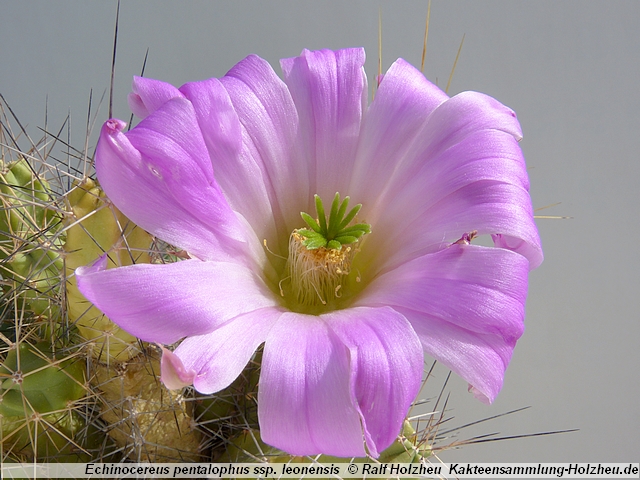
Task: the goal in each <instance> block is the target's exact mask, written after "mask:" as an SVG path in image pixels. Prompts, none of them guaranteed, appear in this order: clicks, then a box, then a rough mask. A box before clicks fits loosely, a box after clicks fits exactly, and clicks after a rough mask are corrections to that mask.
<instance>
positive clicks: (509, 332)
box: [358, 245, 529, 401]
mask: <svg viewBox="0 0 640 480" xmlns="http://www.w3.org/2000/svg"><path fill="white" fill-rule="evenodd" d="M528 272H529V263H528V261H527V260H526V258H524V257H522V256H521V255H519V254H517V253H514V252H511V251H509V250H503V249H498V248H491V247H481V246H476V245H452V246H451V247H449V248H447V249H444V250H442V251H440V252H437V253H434V254H429V255H425V256H422V257H419V258H416V259H414V260H412V261H410V262H407V263H405V264H404V265H402V266H400V267H398V268H396V269H395V270H392V271H390V272H388V273H386V274H384V275H382V276H380V277H379V278H377V279H376V280H375V281H374V282H373V283H372V284H370V285H369V286H368V287H367V289H366V291H365V292H364V295H363V296H362V297H361V298H360V299H358V304H360V305H372V306H377V305H390V306H391V307H393V308H394V309H396V310H398V311H399V312H401V313H403V314H404V315H405V316H406V317H407V318H408V319H409V320H410V321H411V323H412V325H413V326H414V328H415V329H416V332H417V333H418V335H419V336H420V339H421V340H422V342H423V345H424V348H425V351H426V352H427V353H429V354H430V355H432V356H433V357H435V358H436V359H437V360H439V361H441V362H443V363H444V364H445V365H447V366H448V367H449V368H451V369H452V370H454V371H455V372H456V373H458V374H459V375H460V376H462V377H463V378H464V379H465V380H467V381H468V382H469V383H470V384H472V385H473V386H474V387H475V388H476V389H477V390H479V391H480V392H482V394H483V395H485V396H486V398H488V399H490V400H491V401H492V400H493V399H494V398H495V395H497V393H498V391H499V390H500V386H501V385H502V377H503V375H504V371H505V369H506V366H507V364H508V362H509V359H510V358H511V352H512V350H513V348H514V347H515V343H516V341H517V339H518V338H519V337H520V336H521V335H522V332H523V330H524V305H525V299H526V294H527V276H528ZM479 352H481V354H480V353H479ZM466 365H468V366H466Z"/></svg>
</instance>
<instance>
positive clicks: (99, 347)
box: [65, 178, 152, 361]
mask: <svg viewBox="0 0 640 480" xmlns="http://www.w3.org/2000/svg"><path fill="white" fill-rule="evenodd" d="M67 203H68V215H67V217H66V218H65V225H66V226H67V232H66V233H67V238H66V244H65V250H66V252H67V254H66V275H67V306H68V314H69V320H70V321H71V322H73V323H74V324H75V325H76V326H77V328H78V331H79V333H80V335H81V336H82V337H83V338H84V339H85V340H87V341H91V342H93V343H94V344H95V348H94V350H93V353H94V355H95V356H96V357H98V358H99V359H100V360H102V361H113V360H117V361H126V360H127V359H129V358H132V357H134V356H136V355H138V354H139V353H140V348H139V346H138V342H137V340H136V338H135V337H133V336H131V335H129V334H128V333H126V332H125V331H124V330H121V329H120V328H119V327H118V326H117V325H116V324H114V323H113V322H112V321H111V320H109V319H108V318H107V317H105V316H104V315H103V314H102V312H100V311H99V310H98V309H97V308H95V307H93V306H91V304H90V303H89V302H88V301H87V300H86V299H85V298H84V296H83V295H82V294H81V293H80V291H79V290H78V287H77V283H76V279H75V277H74V275H73V272H74V271H75V269H76V268H77V267H81V266H85V265H88V264H90V263H92V262H94V261H95V260H96V259H97V258H98V257H100V256H102V255H104V253H105V252H109V257H108V258H109V264H108V268H111V267H115V266H123V265H131V264H133V263H148V262H149V261H150V258H149V248H150V246H151V241H152V238H151V236H150V235H149V234H148V233H147V232H145V231H144V230H142V229H141V228H140V227H138V226H136V225H135V224H133V223H132V222H131V221H129V220H128V219H127V218H126V217H125V216H124V215H123V214H122V213H121V212H120V211H119V210H118V209H117V208H116V207H114V206H113V204H111V202H109V201H108V199H107V198H106V197H105V195H104V192H103V191H102V190H101V189H100V187H99V186H98V185H97V184H96V183H95V182H94V181H93V180H92V179H90V178H85V179H84V180H83V181H82V182H80V183H77V184H75V186H74V188H73V189H72V190H71V191H70V192H69V194H68V195H67Z"/></svg>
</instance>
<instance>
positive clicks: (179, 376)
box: [160, 347, 196, 390]
mask: <svg viewBox="0 0 640 480" xmlns="http://www.w3.org/2000/svg"><path fill="white" fill-rule="evenodd" d="M195 376H196V371H195V370H193V369H190V370H187V369H186V368H185V366H184V364H183V363H182V360H181V359H180V357H178V356H177V355H176V354H174V353H173V352H172V351H170V350H167V349H166V348H164V347H162V360H161V361H160V378H161V379H162V383H164V384H165V386H166V387H167V388H168V389H169V390H180V389H181V388H183V387H188V386H189V385H191V384H193V379H194V378H195Z"/></svg>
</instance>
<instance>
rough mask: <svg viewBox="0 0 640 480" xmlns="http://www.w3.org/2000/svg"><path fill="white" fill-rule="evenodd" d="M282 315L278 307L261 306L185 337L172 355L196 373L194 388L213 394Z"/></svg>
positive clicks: (230, 379)
mask: <svg viewBox="0 0 640 480" xmlns="http://www.w3.org/2000/svg"><path fill="white" fill-rule="evenodd" d="M281 315H282V312H281V311H280V310H278V309H275V308H262V309H259V310H254V311H253V312H248V313H245V314H243V315H240V316H238V317H236V318H234V319H233V320H231V321H230V322H227V323H225V324H224V325H222V326H221V327H220V328H217V329H216V330H214V331H213V332H211V333H207V334H205V335H199V336H194V337H189V338H187V339H185V340H184V341H183V342H182V343H181V344H180V346H179V347H178V348H177V349H176V351H175V355H176V356H177V357H179V358H180V360H181V361H182V363H183V365H184V368H185V369H189V370H190V371H193V372H195V373H196V375H195V379H193V386H194V387H195V389H196V390H197V391H199V392H201V393H215V392H218V391H220V390H222V389H223V388H226V387H228V386H229V385H230V384H231V382H233V381H234V380H235V379H236V378H237V377H238V375H240V374H241V373H242V370H243V369H244V367H245V366H246V365H247V363H248V362H249V360H251V357H252V356H253V354H254V352H255V351H256V349H257V348H258V347H259V346H260V344H261V343H263V342H264V341H265V339H266V338H267V335H268V333H269V330H270V329H271V327H272V326H273V324H274V323H275V322H276V321H277V320H278V318H280V316H281Z"/></svg>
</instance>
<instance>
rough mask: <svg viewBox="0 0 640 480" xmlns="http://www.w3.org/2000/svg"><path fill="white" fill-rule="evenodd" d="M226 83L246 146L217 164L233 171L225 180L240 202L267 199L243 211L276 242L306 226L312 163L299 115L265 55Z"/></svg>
mask: <svg viewBox="0 0 640 480" xmlns="http://www.w3.org/2000/svg"><path fill="white" fill-rule="evenodd" d="M220 82H221V84H222V86H223V87H224V88H225V89H226V91H227V93H228V101H229V102H230V105H231V106H232V108H233V109H234V110H235V112H236V113H237V115H238V118H239V121H240V125H241V131H242V150H241V152H240V156H239V158H238V160H235V161H233V162H231V163H229V164H227V165H225V166H224V167H220V166H219V165H218V164H216V169H217V170H218V169H219V168H223V169H224V171H225V172H227V173H228V175H229V177H228V178H227V179H225V181H226V182H229V183H230V184H231V183H232V184H233V186H232V187H231V189H230V193H231V195H232V198H233V201H234V202H235V203H234V204H236V203H238V204H239V203H240V198H239V197H241V196H243V195H248V196H249V199H251V200H252V199H255V202H258V201H260V202H261V203H259V204H255V202H254V204H253V205H251V204H247V205H246V207H241V208H240V209H239V211H240V212H241V213H242V214H243V215H245V216H246V217H247V218H248V219H250V220H249V221H250V223H251V225H252V226H253V227H254V229H255V230H256V233H257V234H258V236H259V237H260V238H266V239H267V240H268V241H270V242H271V244H272V245H273V243H274V242H275V241H276V240H277V239H278V238H280V239H283V238H284V239H287V238H288V235H289V234H290V233H291V230H293V228H296V227H299V226H300V225H299V223H300V210H301V208H305V206H306V202H307V201H308V198H309V197H310V195H312V194H310V193H309V189H308V174H307V162H306V160H305V159H304V157H301V156H300V154H299V151H298V149H297V144H296V142H297V139H296V136H297V135H298V133H299V125H298V114H297V112H296V109H295V106H294V104H293V100H292V98H291V94H290V93H289V90H288V89H287V87H286V85H285V84H284V83H283V82H282V80H281V79H280V78H279V77H278V76H277V75H276V73H275V72H274V71H273V69H272V68H271V66H270V65H269V64H268V63H267V62H266V61H265V60H263V59H261V58H260V57H257V56H255V55H251V56H249V57H247V58H245V59H244V60H243V61H241V62H239V63H238V64H237V65H236V66H235V67H233V68H232V69H231V70H230V71H229V72H228V73H227V75H226V76H225V77H223V78H222V79H221V80H220ZM205 130H206V129H205ZM205 135H206V134H205ZM234 170H235V172H234ZM235 191H237V192H238V194H237V195H236V194H234V193H233V192H235ZM225 192H226V190H225ZM243 192H245V193H243ZM334 193H335V192H334ZM265 195H266V198H265ZM265 200H267V201H265ZM245 203H246V202H245ZM261 209H263V210H264V211H262V210H261ZM291 222H295V224H293V223H291ZM274 227H275V228H274ZM276 229H277V231H276ZM276 234H277V235H276ZM283 247H285V249H284V251H283V252H282V253H285V252H286V245H283Z"/></svg>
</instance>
